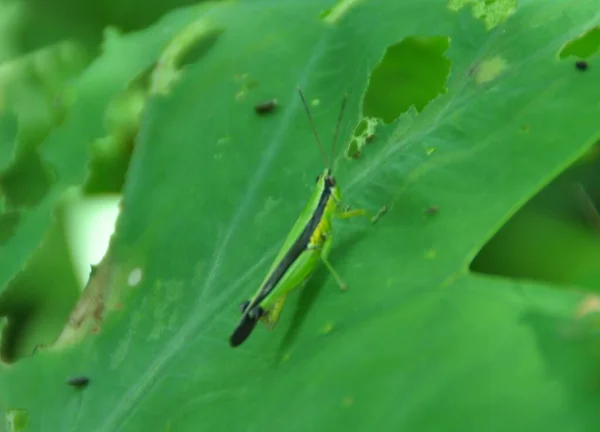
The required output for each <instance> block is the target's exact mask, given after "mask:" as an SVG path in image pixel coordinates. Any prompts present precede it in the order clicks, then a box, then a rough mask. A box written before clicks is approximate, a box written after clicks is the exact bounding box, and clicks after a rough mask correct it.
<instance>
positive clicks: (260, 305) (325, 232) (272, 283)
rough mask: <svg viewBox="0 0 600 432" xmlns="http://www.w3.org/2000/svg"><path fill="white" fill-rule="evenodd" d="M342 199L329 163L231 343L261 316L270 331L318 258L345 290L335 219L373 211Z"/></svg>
mask: <svg viewBox="0 0 600 432" xmlns="http://www.w3.org/2000/svg"><path fill="white" fill-rule="evenodd" d="M298 93H299V94H300V98H301V99H302V104H303V105H304V109H305V110H306V114H307V116H308V120H309V122H310V126H311V128H312V131H313V133H314V135H315V139H316V141H317V144H318V146H319V149H320V151H321V153H322V156H323V161H324V163H325V165H326V166H328V164H327V157H326V155H325V150H324V147H323V144H322V142H321V140H320V138H319V135H318V133H317V129H316V127H315V124H314V121H313V118H312V116H311V114H310V110H309V108H308V104H307V103H306V99H305V98H304V94H303V93H302V90H300V88H298ZM347 99H348V98H347V96H345V97H344V99H343V101H342V106H341V108H340V113H339V117H338V120H337V124H336V127H335V132H334V138H333V144H332V147H331V158H333V155H334V154H335V145H336V142H337V139H338V135H339V129H340V124H341V121H342V117H343V114H344V109H345V107H346V101H347ZM341 200H342V195H341V192H340V188H339V186H338V185H337V183H336V180H335V178H334V176H333V173H332V171H331V168H325V170H324V171H323V173H322V174H321V175H320V176H319V177H317V185H316V187H315V189H314V191H313V193H312V195H311V196H310V199H309V201H308V204H307V205H306V207H305V208H304V210H303V211H302V213H301V214H300V217H298V219H297V220H296V223H295V224H294V226H293V227H292V229H291V231H290V233H289V234H288V236H287V238H286V239H285V241H284V243H283V246H282V247H281V249H280V250H279V253H278V254H277V256H276V257H275V261H274V262H273V264H272V265H271V268H270V269H269V272H268V273H267V276H266V277H265V279H264V280H263V282H262V284H261V285H260V288H259V289H258V291H257V292H256V294H255V295H254V297H252V299H250V300H248V301H246V302H244V303H242V305H241V306H240V309H241V312H242V318H241V319H240V321H239V323H238V325H237V327H236V328H235V330H234V331H233V333H232V334H231V336H230V338H229V343H230V345H231V346H232V347H236V346H239V345H240V344H241V343H242V342H244V341H245V340H246V339H247V338H248V336H249V335H250V333H251V332H252V330H254V328H255V326H256V323H257V322H258V321H262V322H263V323H264V324H265V325H266V327H267V328H269V329H271V330H272V329H273V328H274V327H275V324H276V323H277V321H278V319H279V314H280V313H281V310H282V308H283V305H284V303H285V301H286V299H287V296H288V294H289V293H290V291H292V290H293V289H295V288H298V287H300V286H301V285H302V284H303V283H304V282H305V281H306V280H307V279H308V278H309V277H310V276H311V275H312V274H313V273H314V271H315V269H316V267H317V264H318V263H319V261H322V262H323V264H325V267H327V269H328V270H329V272H330V273H331V275H332V276H333V278H334V279H335V281H336V282H337V284H338V285H339V287H340V289H341V290H346V289H347V285H346V284H345V283H344V281H343V280H342V278H341V277H340V275H339V274H338V273H337V272H336V271H335V269H334V268H333V266H332V265H331V263H330V262H329V259H328V256H329V252H330V251H331V246H332V244H333V242H332V241H333V236H332V219H333V218H342V219H347V218H352V217H355V216H367V217H370V215H369V213H368V212H367V211H366V210H362V209H357V210H349V209H347V208H346V209H342V208H341ZM384 211H385V207H384V208H383V209H382V210H381V211H380V212H379V213H378V214H377V215H376V216H375V217H370V219H371V222H376V221H377V219H378V218H379V215H380V214H381V213H382V212H384Z"/></svg>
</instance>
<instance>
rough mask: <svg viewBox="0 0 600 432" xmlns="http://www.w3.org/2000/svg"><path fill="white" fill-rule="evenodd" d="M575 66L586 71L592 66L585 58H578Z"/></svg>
mask: <svg viewBox="0 0 600 432" xmlns="http://www.w3.org/2000/svg"><path fill="white" fill-rule="evenodd" d="M575 67H576V68H577V69H578V70H580V71H585V70H587V69H588V68H589V67H590V65H589V64H588V62H586V61H584V60H578V61H576V62H575Z"/></svg>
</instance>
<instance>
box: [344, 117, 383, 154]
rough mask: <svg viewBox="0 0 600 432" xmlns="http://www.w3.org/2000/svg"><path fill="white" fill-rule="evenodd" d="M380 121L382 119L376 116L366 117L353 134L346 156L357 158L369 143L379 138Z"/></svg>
mask: <svg viewBox="0 0 600 432" xmlns="http://www.w3.org/2000/svg"><path fill="white" fill-rule="evenodd" d="M380 123H381V120H379V119H377V118H375V117H364V118H363V119H362V120H361V121H360V122H359V123H358V126H356V129H355V130H354V133H353V134H352V138H351V139H350V143H349V144H348V148H347V150H346V156H348V157H350V158H353V159H356V158H357V157H358V156H359V155H360V154H361V153H362V151H363V149H364V147H365V146H366V145H367V144H371V143H373V142H374V141H375V140H376V139H377V125H379V124H380Z"/></svg>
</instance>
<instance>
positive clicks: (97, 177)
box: [84, 69, 151, 194]
mask: <svg viewBox="0 0 600 432" xmlns="http://www.w3.org/2000/svg"><path fill="white" fill-rule="evenodd" d="M150 73H151V72H150V69H148V70H147V71H144V72H142V73H141V74H140V75H139V76H138V77H136V78H135V79H134V80H132V82H130V83H129V85H128V86H127V88H126V89H125V90H124V91H123V92H122V93H120V94H118V95H117V96H115V97H114V98H113V99H112V100H111V101H110V103H109V104H108V106H107V108H106V111H105V113H104V124H105V128H106V131H107V135H106V136H104V137H102V138H100V139H98V140H96V141H95V142H94V144H93V146H92V159H91V161H90V163H89V165H88V169H89V174H88V178H87V179H86V184H85V186H84V191H85V193H87V194H98V193H120V192H121V189H122V187H123V184H124V183H125V176H126V174H127V169H128V167H129V161H130V159H131V155H132V153H133V149H134V144H135V137H136V135H137V132H138V129H139V123H140V120H141V117H142V112H143V110H144V106H145V104H146V101H147V98H148V91H149V90H148V88H149V79H150Z"/></svg>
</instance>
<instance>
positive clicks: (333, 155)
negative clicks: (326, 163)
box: [331, 93, 348, 163]
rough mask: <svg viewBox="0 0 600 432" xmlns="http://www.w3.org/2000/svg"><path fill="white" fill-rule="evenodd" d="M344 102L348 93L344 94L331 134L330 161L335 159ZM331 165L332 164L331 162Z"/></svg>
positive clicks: (344, 106)
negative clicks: (333, 130)
mask: <svg viewBox="0 0 600 432" xmlns="http://www.w3.org/2000/svg"><path fill="white" fill-rule="evenodd" d="M346 102H348V93H344V98H343V99H342V106H341V108H340V114H339V115H338V119H337V123H336V125H335V132H334V133H333V144H331V160H332V161H333V158H334V157H335V145H336V144H337V141H338V137H339V135H340V126H341V124H342V118H343V117H344V110H345V109H346ZM332 163H333V162H332Z"/></svg>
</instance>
